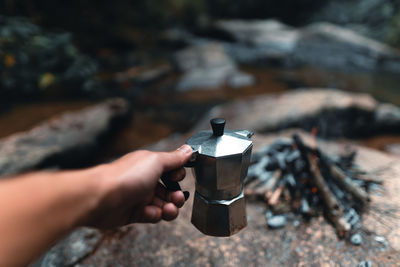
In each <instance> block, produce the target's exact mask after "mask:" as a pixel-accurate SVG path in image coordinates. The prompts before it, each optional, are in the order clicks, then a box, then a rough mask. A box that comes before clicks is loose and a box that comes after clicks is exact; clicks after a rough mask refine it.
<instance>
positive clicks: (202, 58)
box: [174, 43, 254, 91]
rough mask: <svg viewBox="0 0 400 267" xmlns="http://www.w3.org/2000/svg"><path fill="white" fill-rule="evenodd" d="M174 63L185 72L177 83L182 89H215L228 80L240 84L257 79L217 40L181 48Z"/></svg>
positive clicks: (231, 83) (234, 84)
mask: <svg viewBox="0 0 400 267" xmlns="http://www.w3.org/2000/svg"><path fill="white" fill-rule="evenodd" d="M174 63H175V65H176V67H177V69H178V70H179V71H181V72H183V75H182V77H181V79H180V81H179V82H178V84H177V89H178V90H179V91H187V90H191V89H215V88H218V87H220V86H222V85H224V84H226V83H228V84H230V85H232V87H234V88H238V87H242V86H247V85H251V84H252V83H254V78H252V76H250V75H248V74H244V73H242V72H240V71H239V70H238V68H237V66H236V64H235V63H234V62H233V61H232V60H231V59H230V58H229V57H228V56H227V55H226V53H225V51H224V49H223V48H222V46H221V45H219V44H217V43H206V44H202V45H198V46H192V47H189V48H186V49H184V50H182V51H179V52H177V53H176V54H175V55H174Z"/></svg>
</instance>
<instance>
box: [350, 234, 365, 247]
mask: <svg viewBox="0 0 400 267" xmlns="http://www.w3.org/2000/svg"><path fill="white" fill-rule="evenodd" d="M362 241H363V240H362V237H361V235H360V234H354V235H352V236H351V237H350V242H351V243H352V244H353V245H356V246H359V245H361V244H362Z"/></svg>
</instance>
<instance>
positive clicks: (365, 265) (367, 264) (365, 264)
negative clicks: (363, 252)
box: [357, 261, 372, 267]
mask: <svg viewBox="0 0 400 267" xmlns="http://www.w3.org/2000/svg"><path fill="white" fill-rule="evenodd" d="M357 266H358V267H372V263H371V261H360V263H359V264H358V265H357Z"/></svg>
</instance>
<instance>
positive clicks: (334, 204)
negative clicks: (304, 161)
mask: <svg viewBox="0 0 400 267" xmlns="http://www.w3.org/2000/svg"><path fill="white" fill-rule="evenodd" d="M308 160H309V162H310V172H311V178H312V180H313V182H314V184H315V186H316V187H317V188H318V193H319V195H320V196H321V199H322V201H323V202H324V204H325V206H326V214H327V216H328V218H329V220H330V221H331V222H332V223H333V225H334V227H335V229H336V231H337V234H338V235H339V236H340V237H343V236H344V234H345V233H347V232H348V231H350V229H351V225H350V224H349V223H348V222H347V221H346V219H345V218H344V217H343V211H342V209H341V208H340V206H339V203H338V201H337V199H336V197H335V196H334V194H333V193H332V192H331V191H330V190H329V187H328V185H327V184H326V183H325V181H324V178H323V177H322V175H321V172H320V170H319V168H318V164H317V160H316V158H315V157H314V156H309V157H308Z"/></svg>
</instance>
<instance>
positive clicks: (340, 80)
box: [0, 67, 400, 159]
mask: <svg viewBox="0 0 400 267" xmlns="http://www.w3.org/2000/svg"><path fill="white" fill-rule="evenodd" d="M242 69H243V70H244V71H246V72H248V73H251V74H252V75H254V76H255V78H256V80H257V83H256V84H255V85H253V86H248V87H245V88H241V89H231V88H228V87H222V88H219V89H216V90H206V91H204V90H197V91H189V92H185V93H173V92H171V91H168V90H167V91H165V90H161V89H160V88H162V87H163V81H161V82H160V83H157V84H156V85H155V86H152V87H150V88H146V89H145V90H143V91H142V92H141V93H140V94H139V95H138V96H136V97H135V98H134V99H132V105H133V113H132V119H131V120H130V121H129V122H128V123H127V125H126V127H125V128H124V129H123V130H122V131H121V132H120V133H119V134H118V135H117V136H116V137H115V138H114V139H113V140H111V142H110V144H109V145H107V146H106V147H105V149H104V150H105V151H104V155H101V157H102V158H103V157H104V158H105V159H108V158H111V157H115V156H119V155H122V154H124V153H127V152H129V151H132V150H135V149H138V148H140V147H143V146H146V145H149V144H152V143H154V142H156V141H158V140H160V139H162V138H165V137H167V136H169V135H170V134H172V133H175V132H180V133H185V132H187V131H188V130H190V129H191V128H192V127H193V126H194V124H195V123H196V122H197V121H198V120H199V119H200V118H201V117H202V115H203V114H204V113H206V112H207V111H208V110H209V109H211V108H212V107H213V106H215V105H217V104H220V103H224V102H227V101H231V100H234V99H241V98H245V97H248V96H252V95H259V94H265V93H279V92H284V91H287V90H290V89H294V88H299V87H330V88H340V89H344V90H347V91H355V92H365V93H369V94H371V95H373V96H374V97H376V98H377V99H379V100H380V101H384V102H390V103H394V104H397V105H400V89H399V87H398V85H400V75H390V74H379V73H355V72H340V71H326V70H321V69H315V68H302V69H296V70H287V69H265V68H264V69H263V68H254V67H243V68H242ZM172 78H174V77H172ZM175 78H176V77H175ZM164 81H165V82H166V81H168V82H169V83H170V82H171V77H166V78H165V79H164ZM91 104H93V101H88V100H87V99H79V100H74V101H72V100H68V101H63V100H59V101H41V102H36V103H31V104H19V105H15V106H14V107H13V108H12V109H10V110H8V111H7V112H3V113H2V114H0V138H1V137H5V136H8V135H10V134H12V133H15V132H19V131H24V130H28V129H30V128H31V127H33V126H34V125H36V124H38V123H40V122H42V121H44V120H46V119H48V118H50V117H52V116H54V114H58V113H61V112H65V111H69V110H77V109H81V108H83V107H85V106H88V105H91ZM387 143H400V138H399V137H397V136H380V137H374V138H371V139H367V140H364V141H363V144H364V145H367V146H371V147H374V148H378V149H381V148H383V147H384V146H385V145H387Z"/></svg>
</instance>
